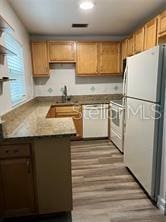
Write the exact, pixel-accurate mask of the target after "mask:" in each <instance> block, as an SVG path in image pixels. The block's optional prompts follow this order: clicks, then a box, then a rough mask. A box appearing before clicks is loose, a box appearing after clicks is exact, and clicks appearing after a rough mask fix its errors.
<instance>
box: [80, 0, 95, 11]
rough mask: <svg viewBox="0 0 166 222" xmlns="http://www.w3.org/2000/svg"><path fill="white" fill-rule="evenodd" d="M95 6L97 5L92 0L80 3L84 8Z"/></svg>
mask: <svg viewBox="0 0 166 222" xmlns="http://www.w3.org/2000/svg"><path fill="white" fill-rule="evenodd" d="M94 6H95V5H94V3H93V2H91V1H84V2H82V3H81V4H80V8H81V9H83V10H89V9H92V8H94Z"/></svg>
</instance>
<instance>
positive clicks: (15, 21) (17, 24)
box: [0, 0, 33, 115]
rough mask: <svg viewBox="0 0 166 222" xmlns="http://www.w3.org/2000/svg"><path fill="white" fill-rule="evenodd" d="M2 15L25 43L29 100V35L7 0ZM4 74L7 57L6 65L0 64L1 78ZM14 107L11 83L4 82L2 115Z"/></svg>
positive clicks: (0, 104) (30, 95) (1, 2)
mask: <svg viewBox="0 0 166 222" xmlns="http://www.w3.org/2000/svg"><path fill="white" fill-rule="evenodd" d="M0 15H1V16H2V17H3V18H4V19H5V20H6V21H7V22H8V23H9V24H10V25H11V26H12V27H13V28H14V32H12V34H13V36H14V37H15V38H16V39H17V41H19V42H20V43H21V44H22V45H23V49H24V63H25V67H24V68H25V78H26V90H27V97H26V101H28V100H30V99H32V98H33V80H32V65H31V55H30V44H29V35H28V33H27V31H26V29H25V27H24V26H23V24H22V23H21V21H20V20H19V18H18V17H17V15H16V14H15V12H14V11H13V9H12V8H11V6H10V5H9V3H8V1H7V0H0ZM3 37H4V35H2V37H1V39H0V43H1V44H4V42H3ZM2 76H7V64H6V59H5V63H4V65H0V78H1V77H2ZM12 108H13V107H12V104H11V101H10V90H9V83H4V91H3V94H2V95H0V115H2V114H3V113H5V112H7V111H9V110H11V109H12Z"/></svg>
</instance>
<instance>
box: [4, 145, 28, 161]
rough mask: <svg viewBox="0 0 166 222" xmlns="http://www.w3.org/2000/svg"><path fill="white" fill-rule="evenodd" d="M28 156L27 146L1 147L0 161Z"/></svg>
mask: <svg viewBox="0 0 166 222" xmlns="http://www.w3.org/2000/svg"><path fill="white" fill-rule="evenodd" d="M27 156H30V146H29V144H15V145H1V146H0V159H4V158H14V157H27Z"/></svg>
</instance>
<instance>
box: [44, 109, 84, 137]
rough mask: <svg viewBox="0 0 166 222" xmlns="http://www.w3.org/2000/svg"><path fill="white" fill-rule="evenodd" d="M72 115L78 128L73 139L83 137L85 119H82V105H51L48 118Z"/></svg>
mask: <svg viewBox="0 0 166 222" xmlns="http://www.w3.org/2000/svg"><path fill="white" fill-rule="evenodd" d="M59 117H72V118H73V122H74V125H75V128H76V133H77V135H76V137H73V139H79V138H82V135H83V121H82V106H71V105H70V106H68V105H66V106H65V105H62V106H51V107H50V109H49V111H48V114H47V118H59Z"/></svg>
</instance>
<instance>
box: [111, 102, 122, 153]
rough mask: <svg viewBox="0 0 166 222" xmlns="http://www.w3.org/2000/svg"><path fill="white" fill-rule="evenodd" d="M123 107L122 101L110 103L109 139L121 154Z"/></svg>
mask: <svg viewBox="0 0 166 222" xmlns="http://www.w3.org/2000/svg"><path fill="white" fill-rule="evenodd" d="M123 124H124V106H123V102H122V100H115V101H111V102H110V139H111V141H112V142H113V143H114V144H115V145H116V146H117V148H118V149H119V150H120V151H121V152H123V142H124V130H123V128H124V127H123Z"/></svg>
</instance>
